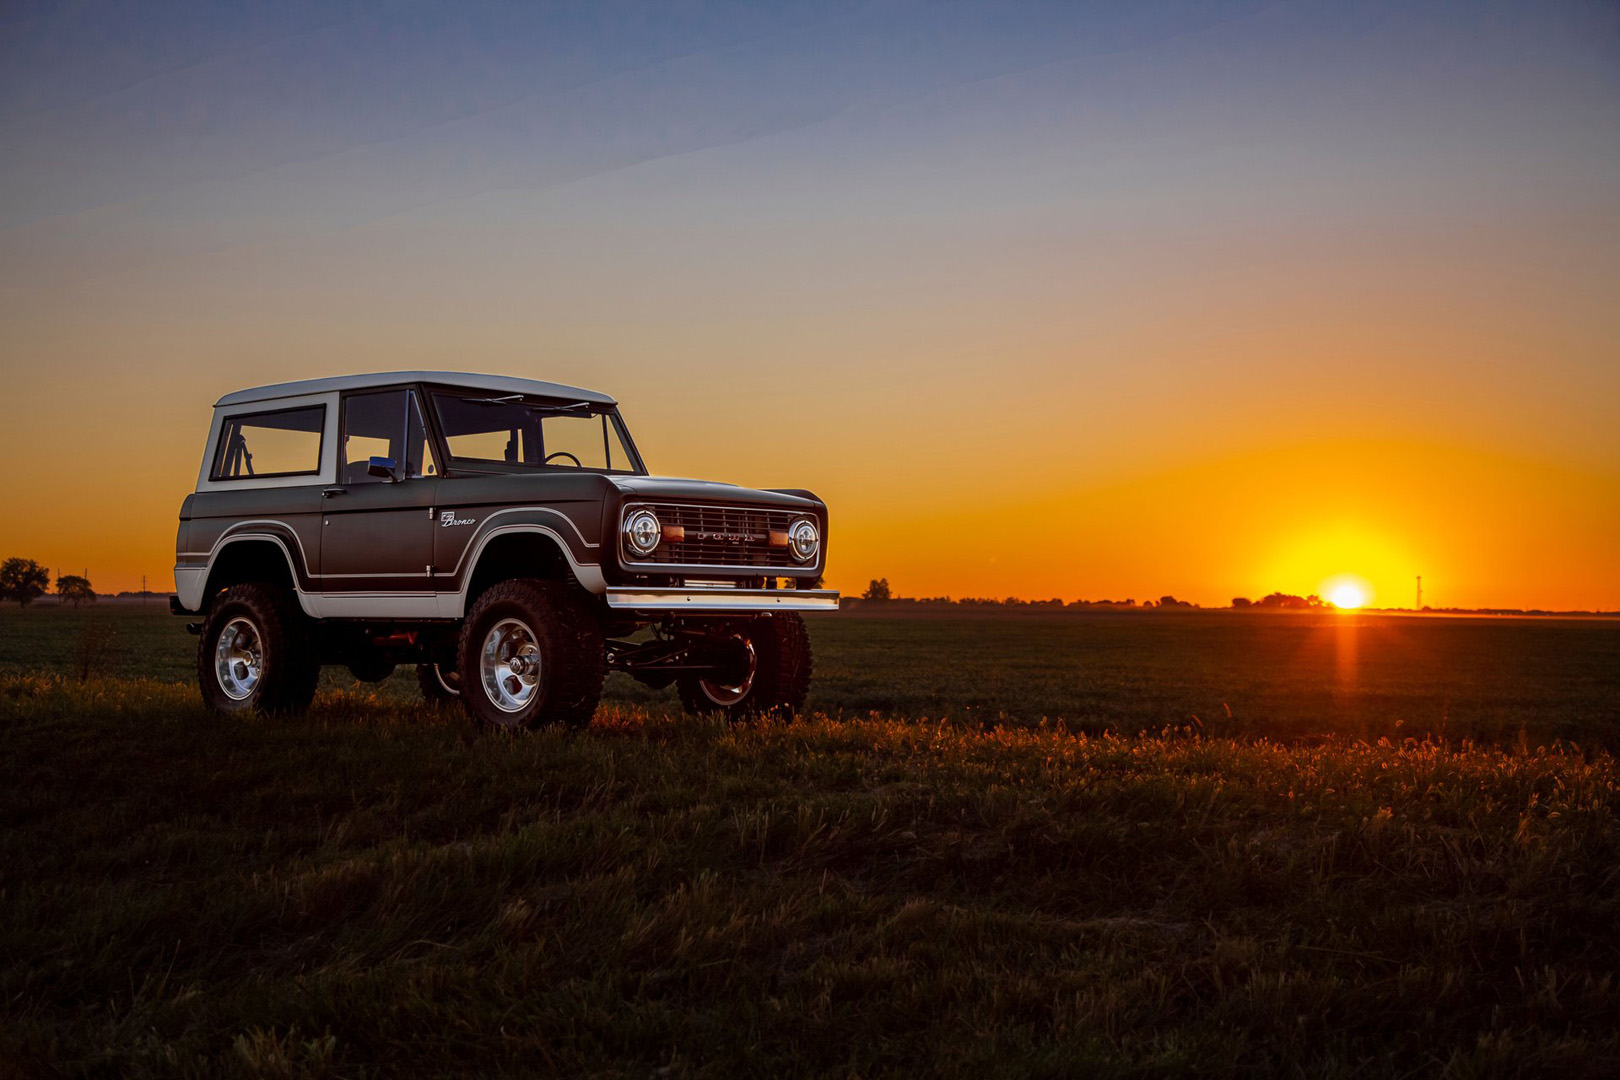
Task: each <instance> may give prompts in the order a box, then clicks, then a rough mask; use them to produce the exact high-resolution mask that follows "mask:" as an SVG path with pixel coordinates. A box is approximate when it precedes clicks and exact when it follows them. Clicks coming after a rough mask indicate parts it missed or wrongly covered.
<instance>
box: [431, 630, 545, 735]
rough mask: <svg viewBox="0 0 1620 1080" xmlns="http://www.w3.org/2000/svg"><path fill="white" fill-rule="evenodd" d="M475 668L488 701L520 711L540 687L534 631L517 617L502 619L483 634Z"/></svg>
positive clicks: (538, 655) (498, 707)
mask: <svg viewBox="0 0 1620 1080" xmlns="http://www.w3.org/2000/svg"><path fill="white" fill-rule="evenodd" d="M478 668H479V676H480V679H481V681H482V682H483V684H484V693H485V694H487V695H488V696H489V700H490V702H491V704H493V705H494V706H495V707H496V708H497V709H499V710H501V711H502V712H507V713H515V712H522V711H523V710H524V709H526V708H528V706H529V703H530V702H532V701H533V700H534V695H535V694H536V693H537V692H538V690H539V687H540V646H539V644H538V643H537V642H536V641H535V639H534V631H533V630H531V629H529V627H528V625H527V624H525V623H523V622H522V621H520V620H518V619H502V620H501V621H500V622H498V623H496V624H495V625H494V626H492V627H490V628H489V633H487V634H485V635H484V646H483V649H482V651H481V652H480V654H479V665H478ZM445 689H450V688H449V687H446V688H445Z"/></svg>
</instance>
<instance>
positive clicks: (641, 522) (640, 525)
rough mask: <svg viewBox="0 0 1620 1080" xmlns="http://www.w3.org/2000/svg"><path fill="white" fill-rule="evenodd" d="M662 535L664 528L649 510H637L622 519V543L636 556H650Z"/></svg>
mask: <svg viewBox="0 0 1620 1080" xmlns="http://www.w3.org/2000/svg"><path fill="white" fill-rule="evenodd" d="M663 534H664V527H663V526H662V525H660V524H658V518H657V517H655V516H654V515H653V512H652V511H651V510H637V511H636V512H635V513H633V514H631V515H630V516H629V517H627V518H625V519H624V542H625V543H626V544H628V545H629V546H630V550H631V551H633V552H634V553H635V554H637V555H651V554H652V553H653V549H654V548H656V547H657V546H658V539H659V537H661V536H662V535H663Z"/></svg>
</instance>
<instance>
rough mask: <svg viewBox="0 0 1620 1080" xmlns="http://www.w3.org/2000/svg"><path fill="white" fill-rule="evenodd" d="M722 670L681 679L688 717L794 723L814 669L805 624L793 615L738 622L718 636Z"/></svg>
mask: <svg viewBox="0 0 1620 1080" xmlns="http://www.w3.org/2000/svg"><path fill="white" fill-rule="evenodd" d="M715 646H716V648H715V651H716V652H717V654H718V656H719V659H720V664H719V666H717V667H716V668H715V670H714V671H712V672H707V673H704V674H692V675H682V676H681V677H680V679H679V680H678V681H677V687H678V688H679V690H680V694H681V706H682V707H683V708H684V709H686V711H687V712H689V713H696V714H705V713H724V714H725V715H726V716H727V717H728V718H730V719H732V720H748V719H751V718H753V717H758V716H779V717H784V718H786V717H791V716H793V715H794V714H796V713H798V712H800V711H802V710H803V709H804V699H805V697H806V696H807V695H808V694H809V692H810V674H811V669H812V668H813V666H814V661H813V657H812V656H811V654H810V634H809V631H807V630H806V629H805V626H804V619H803V618H802V617H800V616H798V615H795V614H792V613H786V614H771V615H766V616H763V617H761V618H758V619H750V620H748V621H745V622H737V623H734V624H731V625H730V626H728V627H726V628H725V630H724V631H723V632H721V633H720V634H718V635H717V640H716V642H715Z"/></svg>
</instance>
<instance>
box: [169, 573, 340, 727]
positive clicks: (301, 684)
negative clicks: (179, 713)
mask: <svg viewBox="0 0 1620 1080" xmlns="http://www.w3.org/2000/svg"><path fill="white" fill-rule="evenodd" d="M306 622H307V620H306V619H305V618H304V615H303V613H302V612H301V611H299V610H298V602H297V600H296V599H295V598H294V596H293V594H292V590H290V589H287V588H285V587H282V586H276V585H258V584H253V585H232V586H231V587H230V588H228V589H226V590H225V591H224V592H222V593H220V594H219V596H218V597H217V598H216V599H215V600H214V603H213V606H212V607H211V608H210V609H209V611H208V618H207V620H206V622H205V623H204V624H203V631H202V635H201V640H200V641H199V642H198V644H197V682H198V685H199V686H200V688H201V689H202V697H203V703H204V704H206V705H207V706H208V707H209V708H210V709H212V710H214V711H215V712H219V713H240V712H261V713H298V712H303V711H304V710H305V709H307V708H309V703H310V701H312V700H313V699H314V697H315V683H316V681H317V680H318V679H319V678H320V674H321V667H320V664H319V662H318V661H317V660H316V657H315V655H314V654H313V653H312V652H311V651H310V649H309V647H308V644H307V643H308V642H309V640H310V638H311V636H312V635H311V633H310V629H309V627H308V626H307V625H305V624H306Z"/></svg>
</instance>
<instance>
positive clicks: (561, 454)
mask: <svg viewBox="0 0 1620 1080" xmlns="http://www.w3.org/2000/svg"><path fill="white" fill-rule="evenodd" d="M554 457H565V458H572V459H573V462H574V468H576V469H583V468H584V467H585V463H584V462H583V461H580V460H579V458H577V457H574V455H573V454H570V453H569V452H568V451H566V450H557V451H554V452H552V453H550V454H547V455H546V456H545V460H543V461H541V462H540V464H542V465H550V464H551V459H552V458H554Z"/></svg>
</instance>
